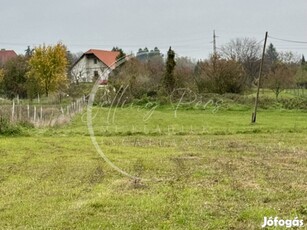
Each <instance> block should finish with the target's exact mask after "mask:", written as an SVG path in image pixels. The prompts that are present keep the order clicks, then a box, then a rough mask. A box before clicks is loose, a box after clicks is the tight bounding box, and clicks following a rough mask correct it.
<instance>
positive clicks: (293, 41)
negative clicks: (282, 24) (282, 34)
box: [269, 36, 307, 44]
mask: <svg viewBox="0 0 307 230" xmlns="http://www.w3.org/2000/svg"><path fill="white" fill-rule="evenodd" d="M269 38H272V39H275V40H278V41H283V42H292V43H299V44H307V42H305V41H295V40H289V39H283V38H276V37H271V36H269Z"/></svg>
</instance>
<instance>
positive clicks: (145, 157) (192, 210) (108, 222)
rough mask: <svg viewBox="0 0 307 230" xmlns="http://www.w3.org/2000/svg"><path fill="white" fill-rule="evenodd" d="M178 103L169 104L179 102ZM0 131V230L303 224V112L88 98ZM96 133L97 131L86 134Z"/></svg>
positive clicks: (306, 124)
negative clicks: (61, 116)
mask: <svg viewBox="0 0 307 230" xmlns="http://www.w3.org/2000/svg"><path fill="white" fill-rule="evenodd" d="M175 111H176V112H175ZM92 112H93V118H92V122H93V130H94V132H95V140H96V141H97V143H98V145H99V147H100V148H101V149H102V151H103V152H104V153H105V154H106V156H107V157H108V158H109V159H110V160H111V161H112V162H113V163H115V164H116V165H117V166H118V167H120V168H121V169H122V170H124V171H125V172H127V173H129V174H130V175H133V176H137V177H140V178H142V179H141V180H133V179H131V178H128V177H125V176H123V175H121V174H120V173H119V172H117V171H116V170H114V169H113V168H112V167H110V165H108V164H107V163H106V162H105V161H104V160H103V159H102V158H101V157H100V156H99V154H98V153H97V151H96V149H95V148H94V146H93V144H92V141H91V137H90V135H89V132H88V129H87V118H86V114H83V115H78V116H76V117H75V119H74V120H73V121H72V123H71V124H69V125H67V126H65V127H57V128H52V129H38V130H30V131H28V133H26V134H25V135H24V136H19V137H0V171H1V174H0V185H1V186H0V229H260V228H261V224H262V223H263V217H264V216H267V217H270V216H273V217H275V216H278V217H280V218H283V219H293V218H295V217H298V218H299V219H303V220H304V222H305V225H306V223H307V176H306V175H307V159H306V156H307V145H306V143H307V113H306V112H303V111H297V110H260V111H259V113H258V118H257V124H255V125H251V124H250V120H251V110H250V109H248V108H245V107H238V106H237V107H233V108H228V109H227V110H224V109H223V108H222V107H221V108H219V107H217V106H212V105H211V106H207V107H206V108H194V109H193V108H189V109H187V108H179V109H178V110H176V107H170V106H163V107H151V109H150V108H149V107H148V106H147V107H146V106H131V107H125V108H111V109H110V108H94V109H93V111H92ZM92 138H94V137H92Z"/></svg>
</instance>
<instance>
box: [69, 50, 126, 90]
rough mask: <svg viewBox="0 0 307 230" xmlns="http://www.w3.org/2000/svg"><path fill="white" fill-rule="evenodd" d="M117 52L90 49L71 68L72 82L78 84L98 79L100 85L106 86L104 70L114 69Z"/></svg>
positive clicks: (106, 80)
mask: <svg viewBox="0 0 307 230" xmlns="http://www.w3.org/2000/svg"><path fill="white" fill-rule="evenodd" d="M119 54H120V53H119V52H118V51H106V50H97V49H90V50H88V51H87V52H85V53H84V54H83V55H82V56H81V57H80V58H79V59H78V60H77V61H76V62H75V63H74V64H73V67H72V68H71V76H72V78H73V79H72V80H73V81H74V82H76V83H78V82H94V81H96V80H97V79H100V81H101V82H100V84H107V82H108V79H107V76H103V72H104V71H105V70H106V69H108V68H109V69H114V68H115V67H116V65H115V64H116V57H117V56H118V55H119Z"/></svg>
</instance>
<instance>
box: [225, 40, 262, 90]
mask: <svg viewBox="0 0 307 230" xmlns="http://www.w3.org/2000/svg"><path fill="white" fill-rule="evenodd" d="M221 56H222V57H223V58H226V59H228V60H233V61H237V62H239V63H240V64H241V65H242V66H243V68H244V70H245V73H246V83H247V84H249V85H251V83H252V82H253V81H254V79H255V78H256V77H257V76H258V71H259V66H260V57H261V45H260V44H259V43H258V42H257V41H256V40H255V39H252V38H236V39H233V40H231V41H230V42H229V43H227V44H226V45H224V46H222V47H221Z"/></svg>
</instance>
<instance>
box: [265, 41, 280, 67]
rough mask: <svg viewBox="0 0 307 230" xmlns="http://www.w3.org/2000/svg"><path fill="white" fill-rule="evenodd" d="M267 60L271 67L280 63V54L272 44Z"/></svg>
mask: <svg viewBox="0 0 307 230" xmlns="http://www.w3.org/2000/svg"><path fill="white" fill-rule="evenodd" d="M265 58H266V61H267V63H268V64H269V65H272V64H274V63H276V62H277V61H278V52H277V51H276V48H275V47H274V45H273V44H272V43H270V45H269V47H268V49H267V51H266V54H265Z"/></svg>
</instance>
